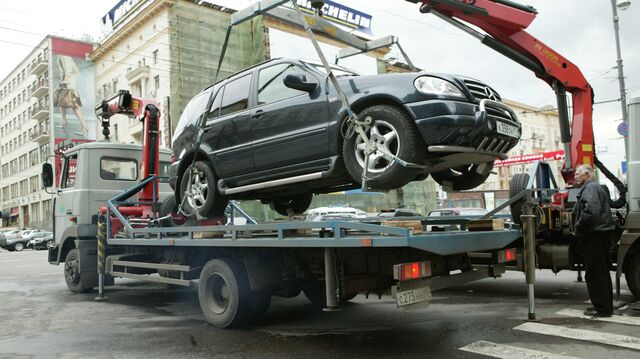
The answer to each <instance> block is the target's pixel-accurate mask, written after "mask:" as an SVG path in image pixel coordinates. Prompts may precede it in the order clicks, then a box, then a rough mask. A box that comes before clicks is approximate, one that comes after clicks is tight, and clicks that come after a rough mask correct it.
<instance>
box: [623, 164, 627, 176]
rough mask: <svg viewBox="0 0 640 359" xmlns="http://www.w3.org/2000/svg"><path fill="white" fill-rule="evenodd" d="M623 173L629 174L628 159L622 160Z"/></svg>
mask: <svg viewBox="0 0 640 359" xmlns="http://www.w3.org/2000/svg"><path fill="white" fill-rule="evenodd" d="M622 174H623V175H626V174H627V161H622Z"/></svg>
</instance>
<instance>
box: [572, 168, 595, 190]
mask: <svg viewBox="0 0 640 359" xmlns="http://www.w3.org/2000/svg"><path fill="white" fill-rule="evenodd" d="M592 179H593V167H591V166H589V165H580V166H578V167H576V172H575V174H574V175H573V180H574V184H575V185H576V186H578V187H582V186H583V185H584V184H585V183H586V182H588V181H591V180H592Z"/></svg>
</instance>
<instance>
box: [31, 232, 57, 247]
mask: <svg viewBox="0 0 640 359" xmlns="http://www.w3.org/2000/svg"><path fill="white" fill-rule="evenodd" d="M54 244H55V242H54V240H53V233H51V232H40V233H38V235H36V236H34V237H32V238H31V239H30V240H29V242H27V247H30V248H33V249H48V248H49V247H51V246H53V245H54Z"/></svg>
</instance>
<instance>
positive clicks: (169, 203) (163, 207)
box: [158, 194, 178, 227]
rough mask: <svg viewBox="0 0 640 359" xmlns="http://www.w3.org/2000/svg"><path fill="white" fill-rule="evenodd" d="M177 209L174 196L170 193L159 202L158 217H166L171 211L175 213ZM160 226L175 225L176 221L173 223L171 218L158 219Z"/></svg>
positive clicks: (176, 224)
mask: <svg viewBox="0 0 640 359" xmlns="http://www.w3.org/2000/svg"><path fill="white" fill-rule="evenodd" d="M177 210H178V206H177V205H176V196H175V195H173V194H171V195H169V196H168V197H167V198H165V199H164V201H162V203H160V209H159V211H158V215H159V217H160V218H163V217H166V216H168V215H170V214H171V213H175V212H176V211H177ZM160 226H161V227H177V226H178V223H175V221H174V220H173V218H171V217H169V218H164V219H162V220H160Z"/></svg>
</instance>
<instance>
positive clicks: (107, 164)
mask: <svg viewBox="0 0 640 359" xmlns="http://www.w3.org/2000/svg"><path fill="white" fill-rule="evenodd" d="M100 178H102V179H104V180H116V181H135V180H137V179H138V162H136V161H135V160H132V159H127V158H112V157H103V158H101V159H100Z"/></svg>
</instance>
